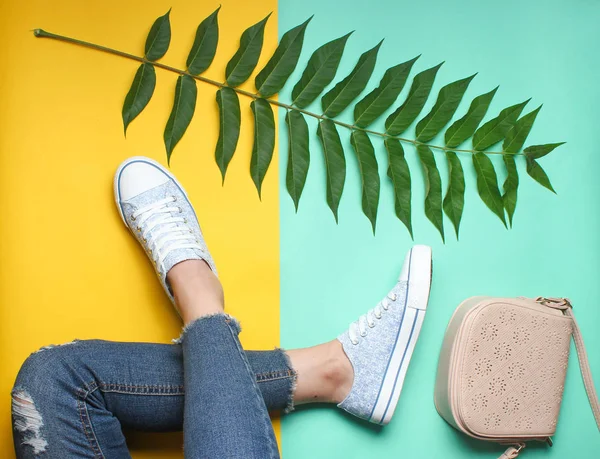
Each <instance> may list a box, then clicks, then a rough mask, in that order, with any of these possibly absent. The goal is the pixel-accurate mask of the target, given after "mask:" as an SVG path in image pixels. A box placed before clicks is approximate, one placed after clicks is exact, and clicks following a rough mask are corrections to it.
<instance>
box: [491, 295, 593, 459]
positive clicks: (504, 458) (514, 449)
mask: <svg viewBox="0 0 600 459" xmlns="http://www.w3.org/2000/svg"><path fill="white" fill-rule="evenodd" d="M535 301H537V302H538V303H540V304H542V305H544V306H548V307H549V308H553V309H560V310H561V311H562V312H563V314H564V315H566V316H568V317H570V318H571V320H572V321H573V341H574V342H575V350H576V351H577V358H578V360H579V369H580V370H581V376H582V377H583V385H584V386H585V392H586V394H587V397H588V400H589V402H590V406H591V407H592V413H593V414H594V419H595V420H596V425H597V426H598V430H600V402H598V394H597V392H596V387H595V386H594V380H593V379H592V371H591V370H590V363H589V361H588V356H587V351H586V350H585V345H584V344H583V336H582V335H581V330H580V329H579V325H578V324H577V320H575V315H574V314H573V305H572V304H571V301H570V300H569V299H567V298H542V297H538V298H536V299H535ZM523 448H525V443H519V444H518V445H516V446H509V447H508V449H507V450H506V451H505V452H504V453H503V454H502V455H501V456H500V457H499V458H498V459H514V458H516V457H517V456H518V455H519V452H520V451H521V450H522V449H523Z"/></svg>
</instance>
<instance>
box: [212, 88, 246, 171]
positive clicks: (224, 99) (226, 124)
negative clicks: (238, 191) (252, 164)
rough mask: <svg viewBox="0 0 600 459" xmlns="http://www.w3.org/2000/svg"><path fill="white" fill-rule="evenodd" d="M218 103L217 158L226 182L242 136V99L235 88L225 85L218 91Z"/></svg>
mask: <svg viewBox="0 0 600 459" xmlns="http://www.w3.org/2000/svg"><path fill="white" fill-rule="evenodd" d="M217 105H218V106H219V140H217V147H216V148H215V159H216V161H217V165H218V166H219V170H220V171H221V176H222V177H223V182H225V173H226V172H227V166H228V165H229V162H230V161H231V158H233V154H234V153H235V148H236V147H237V143H238V138H239V137H240V124H241V114H240V101H239V99H238V95H237V93H236V92H235V91H234V90H233V89H231V88H227V87H223V88H221V89H219V90H218V91H217Z"/></svg>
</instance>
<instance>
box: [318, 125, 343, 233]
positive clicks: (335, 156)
mask: <svg viewBox="0 0 600 459" xmlns="http://www.w3.org/2000/svg"><path fill="white" fill-rule="evenodd" d="M317 136H318V137H319V139H320V140H321V145H322V146H323V156H324V157H325V171H326V174H327V204H329V208H330V209H331V211H332V212H333V216H334V217H335V221H336V223H337V222H338V207H339V205H340V199H341V198H342V192H343V191H344V182H345V180H346V158H344V149H343V148H342V142H341V140H340V135H339V134H338V132H337V129H336V128H335V123H334V122H333V121H331V120H328V119H324V120H322V121H320V122H319V127H318V128H317Z"/></svg>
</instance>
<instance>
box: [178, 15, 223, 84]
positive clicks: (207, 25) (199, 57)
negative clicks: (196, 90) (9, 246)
mask: <svg viewBox="0 0 600 459" xmlns="http://www.w3.org/2000/svg"><path fill="white" fill-rule="evenodd" d="M220 9H221V7H220V6H219V7H218V8H217V9H216V10H215V11H214V12H213V13H212V14H211V15H210V16H208V17H207V18H206V19H204V21H202V22H201V23H200V25H199V26H198V29H197V30H196V38H195V39H194V44H193V45H192V49H191V50H190V54H189V55H188V58H187V61H186V65H187V68H188V72H190V73H191V74H192V75H200V74H201V73H202V72H204V71H205V70H206V69H207V68H209V67H210V64H212V61H213V59H214V58H215V53H216V52H217V43H218V42H219V23H218V18H217V15H218V14H219V10H220Z"/></svg>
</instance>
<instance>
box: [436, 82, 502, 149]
mask: <svg viewBox="0 0 600 459" xmlns="http://www.w3.org/2000/svg"><path fill="white" fill-rule="evenodd" d="M497 90H498V86H496V87H495V88H494V89H492V90H491V91H490V92H487V93H485V94H481V95H480V96H477V97H475V99H473V101H472V102H471V105H470V106H469V110H467V113H466V114H465V116H463V117H462V118H461V119H459V120H456V121H455V122H454V123H452V125H451V126H450V127H449V128H448V129H447V130H446V134H445V140H446V146H447V147H449V148H456V147H458V146H459V145H460V144H461V143H463V142H464V141H465V140H467V139H468V138H469V137H471V136H472V135H473V134H474V133H475V131H476V130H477V127H478V126H479V123H481V120H483V117H484V116H485V114H486V113H487V111H488V108H489V106H490V103H491V102H492V99H493V98H494V95H495V94H496V91H497Z"/></svg>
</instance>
